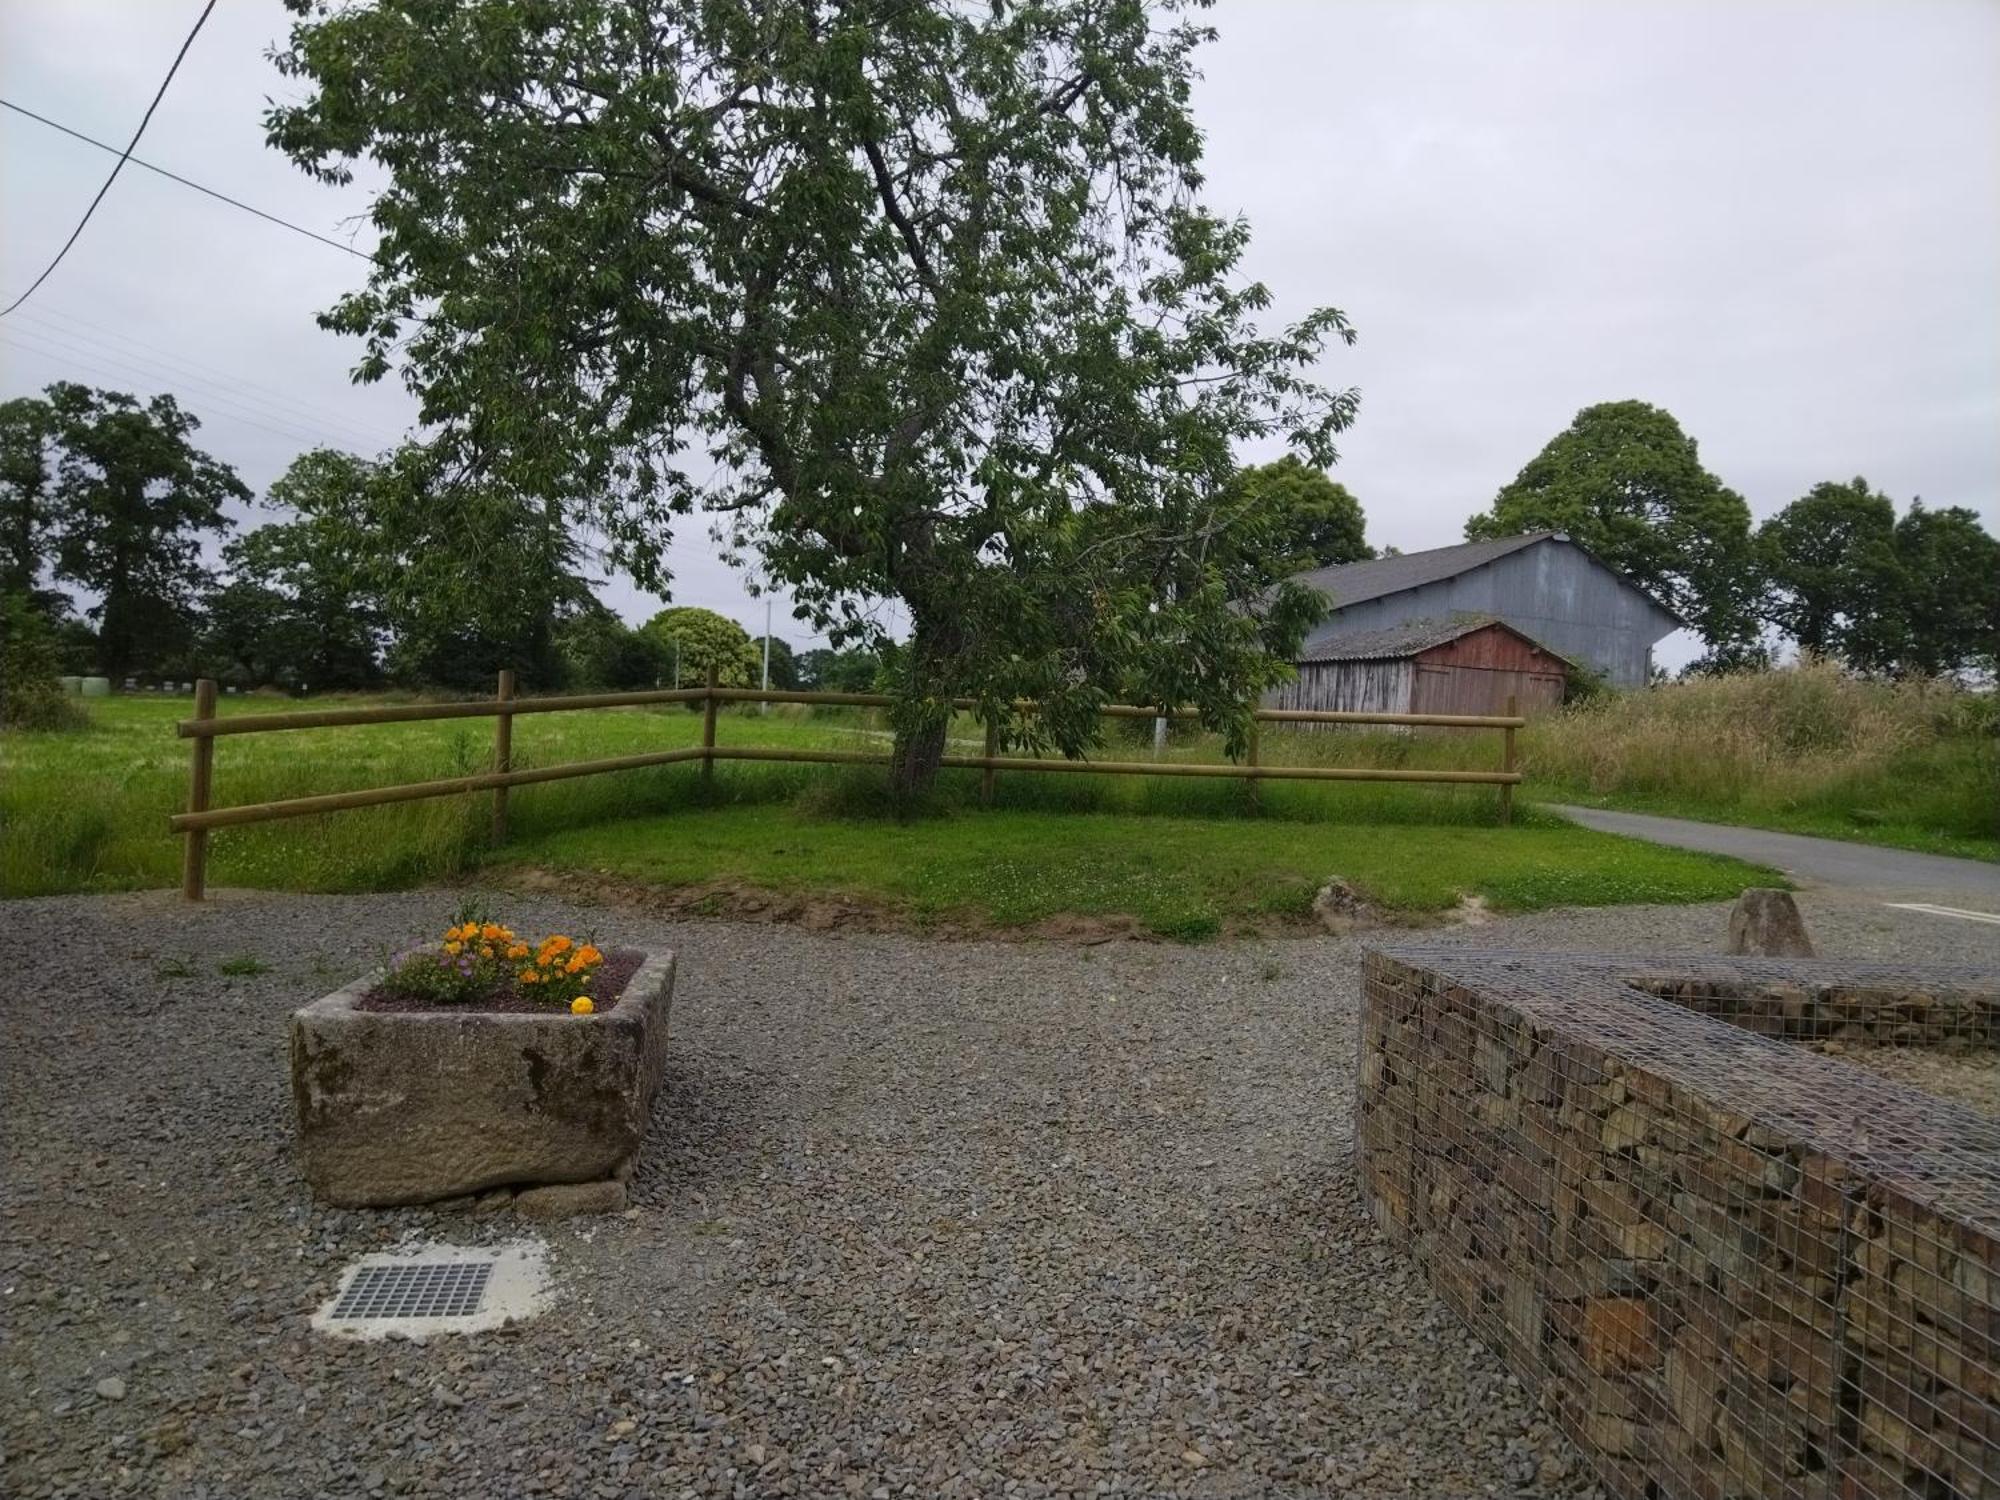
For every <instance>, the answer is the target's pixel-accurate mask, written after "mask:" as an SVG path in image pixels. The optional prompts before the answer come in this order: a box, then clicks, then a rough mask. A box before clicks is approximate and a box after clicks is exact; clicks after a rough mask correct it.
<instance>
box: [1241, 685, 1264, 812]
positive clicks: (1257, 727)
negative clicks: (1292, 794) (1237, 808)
mask: <svg viewBox="0 0 2000 1500" xmlns="http://www.w3.org/2000/svg"><path fill="white" fill-rule="evenodd" d="M1252 713H1253V714H1254V713H1255V710H1254V709H1253V710H1252ZM1263 730H1264V725H1263V722H1262V721H1261V720H1259V719H1256V718H1252V719H1251V720H1250V754H1249V762H1250V765H1251V766H1252V768H1254V767H1255V766H1256V764H1257V752H1258V749H1259V743H1260V741H1261V740H1262V738H1263ZM1243 785H1244V786H1246V787H1247V788H1249V791H1250V811H1252V812H1256V811H1258V810H1259V809H1260V808H1262V807H1263V805H1264V799H1263V795H1262V792H1261V786H1262V783H1260V782H1259V781H1258V780H1257V778H1256V777H1255V776H1252V777H1251V778H1250V779H1249V780H1248V781H1246V782H1244V783H1243Z"/></svg>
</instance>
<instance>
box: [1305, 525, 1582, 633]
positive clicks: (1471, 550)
mask: <svg viewBox="0 0 2000 1500" xmlns="http://www.w3.org/2000/svg"><path fill="white" fill-rule="evenodd" d="M1551 538H1559V539H1561V540H1563V541H1567V540H1569V538H1568V537H1567V536H1565V535H1564V534H1563V533H1562V532H1560V531H1526V532H1523V533H1522V534H1521V535H1519V536H1503V537H1497V538H1495V539H1494V540H1493V541H1490V542H1460V543H1459V544H1458V545H1457V546H1456V547H1433V548H1431V549H1430V550H1429V551H1428V552H1405V553H1403V554H1401V555H1400V556H1397V557H1371V558H1369V559H1367V560H1366V561H1364V562H1351V563H1336V564H1335V565H1334V566H1332V567H1330V568H1314V569H1313V570H1312V571H1311V572H1310V573H1300V574H1297V575H1295V577H1294V578H1293V582H1295V583H1302V584H1304V585H1305V586H1306V587H1307V588H1309V589H1318V590H1320V591H1321V592H1322V593H1324V594H1326V595H1327V596H1328V597H1329V598H1330V599H1332V601H1333V606H1334V608H1336V609H1340V608H1343V607H1344V606H1346V605H1349V604H1361V603H1365V602H1366V601H1367V600H1370V599H1380V598H1381V597H1382V596H1383V595H1384V594H1400V593H1402V592H1403V590H1405V589H1415V588H1422V587H1423V586H1424V585H1425V584H1427V583H1437V582H1440V581H1441V580H1443V579H1446V578H1456V577H1457V576H1458V575H1459V574H1461V573H1469V572H1471V571H1472V570H1473V569H1474V568H1477V567H1482V566H1484V565H1485V564H1487V563H1490V562H1492V561H1494V560H1495V559H1496V558H1501V557H1505V556H1507V555H1508V554H1509V553H1511V552H1519V551H1521V550H1522V549H1523V548H1526V547H1532V546H1534V545H1535V543H1537V542H1545V541H1548V540H1550V539H1551ZM1433 644H1436V643H1435V642H1433Z"/></svg>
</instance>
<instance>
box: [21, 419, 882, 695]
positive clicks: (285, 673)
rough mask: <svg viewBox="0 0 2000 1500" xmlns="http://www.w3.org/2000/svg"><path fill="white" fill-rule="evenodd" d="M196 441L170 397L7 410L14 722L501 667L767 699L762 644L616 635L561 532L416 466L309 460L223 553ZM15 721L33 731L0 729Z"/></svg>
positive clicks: (532, 507)
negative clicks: (170, 685) (132, 685)
mask: <svg viewBox="0 0 2000 1500" xmlns="http://www.w3.org/2000/svg"><path fill="white" fill-rule="evenodd" d="M198 426H199V423H198V422H197V421H196V419H195V418H194V417H193V416H192V415H190V414H189V413H187V412H185V411H183V410H182V409H181V408H180V406H179V405H178V404H177V403H176V402H175V401H174V399H173V397H171V396H158V397H155V398H153V399H152V400H150V401H148V402H145V403H141V402H140V401H138V400H137V399H136V398H134V397H132V396H128V395H123V394H120V393H117V392H110V391H97V390H91V389H89V388H87V387H84V386H81V385H75V384H70V383H58V384H56V385H52V386H50V387H49V388H48V389H47V391H46V392H45V393H44V394H43V395H42V396H40V397H22V398H18V399H15V400H10V401H7V402H5V403H4V404H0V598H4V600H5V601H6V609H5V613H4V616H0V626H4V629H5V643H6V651H7V655H6V656H5V658H4V661H3V662H0V665H4V666H5V667H6V668H7V671H6V681H4V682H0V694H4V693H6V692H7V691H8V685H9V684H11V685H12V687H13V690H14V691H13V696H14V697H15V698H17V699H19V700H20V701H21V702H22V703H25V701H26V695H27V694H28V692H29V690H28V689H27V688H26V686H25V684H26V683H28V682H29V681H31V680H32V681H37V682H40V681H43V680H45V679H46V678H48V677H50V676H52V675H54V674H55V673H56V672H57V671H63V672H72V673H78V674H102V675H104V676H107V677H110V678H112V679H113V680H114V681H123V680H126V679H128V678H138V679H141V680H161V679H166V680H187V679H190V678H193V677H196V676H203V675H206V676H214V677H217V678H219V679H221V680H222V681H223V682H225V683H227V684H229V685H231V686H234V687H239V688H243V689H251V688H259V687H278V688H283V689H287V690H292V691H300V690H312V691H337V690H353V689H368V688H376V687H382V686H387V685H396V686H402V687H416V688H442V689H449V690H453V691H485V690H490V688H491V686H492V683H493V680H494V676H495V674H496V673H497V672H498V671H499V669H501V668H502V667H511V668H513V669H515V670H516V671H517V672H518V673H519V674H520V678H521V685H522V686H523V687H524V688H530V687H532V688H536V689H541V690H548V689H555V688H564V687H570V688H579V689H581V688H592V689H638V688H649V687H652V686H654V685H656V684H659V683H669V684H670V683H672V682H673V681H674V680H675V678H674V673H675V671H676V668H677V667H678V668H679V670H680V672H681V678H680V680H682V681H684V682H689V683H699V682H700V681H702V680H703V674H704V672H705V671H706V668H707V666H708V664H709V663H710V662H711V661H714V662H715V663H716V664H717V665H718V666H720V667H722V668H723V677H724V680H725V681H727V682H729V683H731V684H732V685H748V684H752V683H756V682H758V681H760V680H761V674H762V670H763V646H762V642H761V641H753V640H752V639H751V637H750V636H749V635H748V634H747V633H746V632H745V631H744V630H743V629H742V628H741V627H740V626H738V625H736V624H735V623H734V622H732V621H729V620H725V619H723V618H722V617H721V616H720V615H716V614H714V613H713V612H711V611H708V610H700V609H685V608H682V609H669V610H665V611H662V612H661V613H660V614H659V615H657V616H655V617H654V619H653V620H651V621H649V622H648V623H647V624H646V626H644V627H642V628H639V629H634V628H632V627H630V626H628V625H626V624H625V623H624V622H623V621H622V620H620V619H619V618H618V616H617V615H616V614H614V613H613V612H612V611H611V610H610V609H608V608H606V607H605V606H604V605H603V604H602V603H601V602H600V601H599V600H598V598H597V596H596V585H595V584H594V583H593V581H592V580H591V578H590V577H589V576H587V574H586V571H585V553H586V549H585V547H584V545H583V544H582V542H581V541H580V539H579V536H580V534H579V528H578V526H577V524H576V521H575V518H574V517H573V516H571V515H569V514H567V513H566V512H565V510H564V509H563V508H562V507H560V506H556V505H552V504H550V503H548V502H547V501H543V500H536V499H531V498H529V497H526V496H523V495H520V494H518V493H515V492H513V491H510V490H509V489H507V488H506V487H505V486H503V485H501V484H499V483H497V482H494V481H491V480H486V481H479V482H472V483H467V482H463V481H461V480H457V479H453V480H451V481H450V482H447V480H446V478H445V477H444V476H442V475H440V474H438V473H437V472H436V471H435V469H434V467H433V463H432V460H431V458H430V456H429V455H427V454H426V453H425V452H424V451H423V450H422V449H419V448H415V447H410V448H405V449H403V450H400V451H398V452H396V453H393V454H390V455H388V456H386V457H384V458H380V459H367V458H360V457H357V456H355V455H353V454H350V453H344V452H340V451H337V450H334V449H330V448H317V449H313V450H311V451H309V452H306V453H303V454H301V455H300V456H299V457H298V458H297V459H295V460H294V461H293V462H292V464H291V465H290V467H289V468H287V469H286V471H285V473H284V474H283V475H282V476H281V477H280V478H279V479H277V480H276V481H275V482H274V483H273V484H272V485H271V487H270V490H269V492H268V494H266V495H265V496H264V498H263V502H262V503H263V506H264V508H265V509H267V510H268V511H269V512H271V519H270V520H268V521H266V522H265V523H264V524H262V525H258V526H255V527H252V528H249V529H247V530H242V531H241V532H238V531H237V528H236V525H235V523H234V522H233V521H232V520H231V518H230V517H229V515H228V514H227V513H226V511H225V508H224V507H225V505H226V504H227V503H228V502H231V501H235V502H238V503H243V502H247V501H249V500H250V499H251V493H250V490H249V488H248V487H247V486H246V485H244V484H243V483H242V481H241V480H240V479H239V478H238V477H237V475H236V474H235V472H234V471H233V470H232V469H231V468H230V467H229V465H227V464H225V463H223V462H221V461H220V460H218V459H215V458H213V457H212V456H210V455H209V454H207V453H205V452H203V451H202V450H201V449H199V448H198V447H197V446H195V444H194V442H193V435H194V433H195V431H196V429H197V427H198ZM232 533H235V534H232ZM217 543H219V544H220V545H219V547H217V546H216V545H215V544H217ZM217 555H219V562H220V566H219V567H218V566H213V565H212V564H211V562H210V561H209V560H208V558H209V557H211V556H217ZM70 588H74V589H75V590H77V591H78V592H79V593H80V594H82V595H84V596H86V597H87V598H89V599H90V600H91V601H92V602H90V603H89V604H88V605H87V607H83V608H79V607H78V604H77V602H76V600H75V599H74V598H73V597H72V596H71V594H70V592H69V589H70ZM770 654H771V681H772V685H773V686H774V687H781V688H791V687H800V686H818V685H820V684H821V682H822V681H830V680H832V679H833V678H836V677H837V678H838V679H839V680H840V681H841V682H843V683H848V684H852V683H855V682H859V683H861V684H862V685H863V686H872V685H873V684H874V681H875V678H876V674H877V672H878V670H879V668H880V665H881V662H880V659H879V657H878V656H877V654H876V653H874V652H872V651H863V650H851V651H845V652H827V651H817V652H807V653H805V654H804V655H803V656H800V657H797V658H795V657H794V654H793V652H792V649H791V647H790V646H789V645H787V644H786V643H785V642H783V641H780V640H774V641H773V642H772V643H771V653H770ZM38 691H39V690H38ZM31 717H39V718H47V717H48V715H47V714H43V713H38V714H36V715H30V714H28V713H27V712H26V710H25V709H22V711H20V712H12V711H10V712H8V713H7V718H8V719H9V720H10V721H15V722H18V721H21V720H23V719H26V718H31Z"/></svg>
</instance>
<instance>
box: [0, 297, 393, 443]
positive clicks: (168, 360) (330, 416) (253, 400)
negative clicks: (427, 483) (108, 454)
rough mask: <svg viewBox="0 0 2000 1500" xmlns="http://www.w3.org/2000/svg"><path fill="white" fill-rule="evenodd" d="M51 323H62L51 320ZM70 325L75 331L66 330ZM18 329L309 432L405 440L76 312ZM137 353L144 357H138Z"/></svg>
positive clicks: (31, 319) (26, 321)
mask: <svg viewBox="0 0 2000 1500" xmlns="http://www.w3.org/2000/svg"><path fill="white" fill-rule="evenodd" d="M52 319H60V320H61V322H54V321H51V320H52ZM65 324H75V325H76V326H75V327H66V326H64V325H65ZM17 326H18V328H19V329H20V330H21V331H23V332H31V333H38V334H40V335H41V336H42V337H43V338H45V339H47V340H49V341H51V342H60V341H61V340H63V339H72V340H80V341H81V342H82V343H84V344H96V345H99V346H101V347H102V348H103V349H104V350H105V351H107V352H108V353H110V354H112V355H115V356H117V357H118V358H120V359H123V360H126V361H128V362H131V363H137V364H142V365H149V366H152V365H157V366H158V367H159V368H157V369H153V370H151V371H150V373H151V375H152V377H153V378H154V379H157V380H160V381H162V382H163V383H164V384H166V385H170V386H172V385H184V384H189V383H192V384H193V385H196V386H210V387H214V388H216V389H217V393H218V394H221V395H223V396H224V397H226V398H227V399H228V400H230V401H235V402H238V403H240V404H242V405H244V406H248V407H252V408H263V409H265V410H266V411H268V413H269V414H270V415H271V416H273V417H275V418H277V419H279V420H282V421H290V422H295V423H299V424H300V425H303V426H307V427H314V426H317V427H319V428H321V429H323V430H326V431H336V432H337V431H341V430H345V431H346V432H348V433H349V434H350V435H351V437H350V440H351V441H357V442H360V443H361V444H362V445H364V446H366V445H369V444H372V445H374V446H375V447H377V448H393V447H395V446H396V445H397V443H399V442H401V441H402V439H401V438H400V437H395V436H390V435H389V434H388V433H387V432H386V431H384V430H381V429H377V428H376V427H374V426H373V425H372V423H370V422H368V421H356V420H353V419H350V418H347V417H344V416H339V415H335V414H334V413H331V412H329V411H327V410H325V409H324V407H322V406H320V405H317V404H314V403H311V402H308V401H304V400H300V399H297V398H294V397H292V396H289V395H286V394H285V393H283V392H282V391H280V390H278V389H276V388H275V387H273V386H272V385H270V384H269V383H268V382H267V383H265V384H261V385H259V384H254V383H252V382H249V381H245V380H241V379H238V378H237V377H235V376H233V375H229V374H227V373H225V372H224V371H222V370H219V369H217V368H215V367H214V366H212V365H207V364H204V363H202V362H200V361H197V360H194V359H192V358H190V357H189V356H187V355H185V354H176V353H174V352H172V351H169V350H166V349H162V348H161V347H159V346H158V345H157V344H149V343H147V342H146V341H145V340H144V339H138V338H134V337H132V336H131V335H130V334H127V333H120V332H117V331H115V330H113V329H109V328H103V327H100V326H99V325H97V324H95V323H92V322H90V321H89V320H88V319H86V318H79V317H77V316H76V315H75V314H74V313H66V312H60V311H58V310H56V309H53V308H47V307H37V308H36V309H35V311H34V312H23V313H22V314H21V316H20V320H19V323H18V325H17ZM114 340H115V341H116V343H114V342H113V341H114ZM125 344H129V345H131V346H132V349H130V350H128V349H123V348H120V347H118V345H125ZM133 350H137V351H141V352H138V353H134V352H133Z"/></svg>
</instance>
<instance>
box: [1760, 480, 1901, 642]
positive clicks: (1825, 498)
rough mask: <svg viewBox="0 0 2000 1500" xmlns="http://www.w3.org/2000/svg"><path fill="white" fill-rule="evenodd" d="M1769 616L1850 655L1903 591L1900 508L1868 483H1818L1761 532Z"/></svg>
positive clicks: (1797, 635) (1799, 638) (1797, 636)
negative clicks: (1862, 632)
mask: <svg viewBox="0 0 2000 1500" xmlns="http://www.w3.org/2000/svg"><path fill="white" fill-rule="evenodd" d="M1757 544H1758V547H1759V549H1760V551H1761V553H1762V562H1763V567H1764V572H1765V575H1766V577H1767V578H1768V579H1769V580H1770V590H1769V592H1768V594H1767V595H1766V598H1765V618H1766V619H1768V620H1769V621H1770V622H1771V623H1772V624H1773V625H1775V626H1777V627H1778V629H1780V630H1782V631H1783V632H1784V633H1785V634H1786V635H1788V636H1790V637H1791V638H1792V639H1793V640H1794V641H1796V642H1798V644H1799V648H1800V649H1801V650H1803V651H1809V652H1811V653H1812V654H1813V655H1815V656H1828V655H1844V654H1846V651H1847V648H1848V646H1849V644H1850V641H1851V639H1852V637H1853V634H1854V632H1855V629H1856V627H1857V625H1858V624H1860V623H1861V622H1863V621H1865V620H1867V619H1869V618H1870V617H1871V616H1873V615H1875V614H1877V613H1879V611H1880V610H1881V608H1882V606H1883V604H1884V603H1885V602H1887V601H1888V600H1889V599H1890V598H1891V597H1893V596H1894V595H1895V594H1897V593H1898V592H1900V584H1899V580H1898V579H1897V576H1896V575H1897V573H1898V571H1899V569H1898V565H1897V560H1896V507H1895V506H1894V505H1893V504H1892V503H1891V502H1890V500H1889V497H1888V496H1887V495H1884V494H1882V493H1880V492H1879V491H1871V490H1870V489H1869V488H1868V481H1867V480H1865V479H1861V478H1858V477H1857V478H1855V479H1852V480H1850V481H1848V482H1847V483H1846V484H1831V483H1824V484H1816V485H1814V486H1813V487H1812V489H1811V490H1809V491H1808V492H1807V493H1806V494H1805V495H1804V496H1802V497H1801V498H1799V499H1797V500H1794V501H1793V502H1792V503H1791V504H1790V505H1787V506H1786V507H1785V508H1784V509H1783V510H1781V511H1779V512H1778V513H1777V514H1776V515H1774V516H1772V517H1771V518H1770V519H1769V520H1768V521H1766V522H1765V523H1764V524H1763V525H1762V526H1760V527H1758V529H1757Z"/></svg>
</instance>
